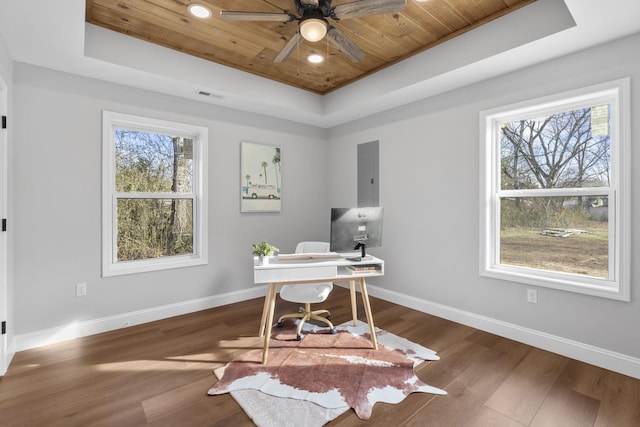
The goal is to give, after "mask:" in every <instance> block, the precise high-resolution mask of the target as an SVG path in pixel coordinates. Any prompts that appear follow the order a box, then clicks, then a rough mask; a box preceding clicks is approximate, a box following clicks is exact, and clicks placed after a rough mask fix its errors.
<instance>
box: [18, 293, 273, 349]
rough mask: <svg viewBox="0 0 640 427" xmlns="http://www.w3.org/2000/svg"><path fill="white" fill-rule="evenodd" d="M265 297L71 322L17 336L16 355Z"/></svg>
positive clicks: (234, 296) (227, 297) (239, 296)
mask: <svg viewBox="0 0 640 427" xmlns="http://www.w3.org/2000/svg"><path fill="white" fill-rule="evenodd" d="M265 294H266V285H265V286H255V287H252V288H250V289H246V290H241V291H235V292H228V293H225V294H220V295H213V296H210V297H205V298H199V299H194V300H189V301H183V302H179V303H176V304H168V305H163V306H159V307H153V308H149V309H146V310H138V311H132V312H129V313H122V314H118V315H115V316H109V317H102V318H99V319H93V320H88V321H84V322H73V323H71V324H69V325H65V326H58V327H55V328H49V329H44V330H40V331H35V332H30V333H26V334H19V335H16V337H15V351H22V350H28V349H31V348H36V347H41V346H43V345H49V344H54V343H58V342H62V341H67V340H70V339H75V338H81V337H85V336H89V335H94V334H99V333H102V332H108V331H113V330H115V329H120V328H125V327H128V326H133V325H139V324H142V323H147V322H153V321H156V320H162V319H167V318H169V317H174V316H180V315H183V314H188V313H194V312H196V311H201V310H207V309H210V308H214V307H220V306H222V305H227V304H233V303H236V302H241V301H246V300H249V299H253V298H259V297H264V295H265Z"/></svg>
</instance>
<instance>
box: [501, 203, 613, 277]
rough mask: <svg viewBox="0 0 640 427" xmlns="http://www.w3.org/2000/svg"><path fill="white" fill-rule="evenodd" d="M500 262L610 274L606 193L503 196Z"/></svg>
mask: <svg viewBox="0 0 640 427" xmlns="http://www.w3.org/2000/svg"><path fill="white" fill-rule="evenodd" d="M500 209H501V228H500V263H501V264H507V265H514V266H520V267H530V268H537V269H542V270H550V271H557V272H562V273H574V274H583V275H587V276H593V277H599V278H608V277H609V232H608V213H609V203H608V200H607V197H606V196H599V197H598V196H595V197H592V196H589V197H518V198H503V199H501V201H500Z"/></svg>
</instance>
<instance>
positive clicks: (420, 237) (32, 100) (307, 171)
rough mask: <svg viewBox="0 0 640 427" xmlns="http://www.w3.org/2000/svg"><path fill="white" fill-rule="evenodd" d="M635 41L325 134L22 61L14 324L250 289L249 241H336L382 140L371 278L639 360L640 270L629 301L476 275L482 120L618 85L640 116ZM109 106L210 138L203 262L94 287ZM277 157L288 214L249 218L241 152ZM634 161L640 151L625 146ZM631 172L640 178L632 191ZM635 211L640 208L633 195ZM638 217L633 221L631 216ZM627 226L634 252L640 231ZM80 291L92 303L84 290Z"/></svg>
mask: <svg viewBox="0 0 640 427" xmlns="http://www.w3.org/2000/svg"><path fill="white" fill-rule="evenodd" d="M639 44H640V36H635V37H631V38H627V39H624V40H621V41H618V42H614V43H611V44H608V45H605V46H602V47H598V48H594V49H590V50H588V51H585V52H581V53H578V54H575V55H571V56H568V57H564V58H559V59H557V60H554V61H552V62H550V63H546V64H542V65H538V66H535V67H531V68H528V69H525V70H522V71H520V72H517V73H513V74H509V75H506V76H503V77H500V78H496V79H493V80H490V81H486V82H483V83H480V84H476V85H473V86H470V87H467V88H464V89H461V90H457V91H453V92H449V93H446V94H443V95H441V96H438V97H435V98H432V99H428V100H424V101H421V102H417V103H414V104H412V105H408V106H405V107H402V108H398V109H396V110H393V111H390V112H387V113H385V114H381V115H378V116H374V117H369V118H366V119H363V120H360V121H358V122H355V123H351V124H348V125H344V126H341V127H338V128H335V129H331V130H330V131H329V132H324V131H322V130H319V129H317V128H312V127H306V126H300V125H295V124H292V123H288V122H282V121H278V120H273V119H267V118H264V117H261V116H256V115H250V114H245V113H241V112H236V111H231V110H226V109H221V108H217V107H213V106H207V105H204V104H200V103H195V102H190V101H185V100H181V99H176V98H172V97H167V96H162V95H158V94H154V93H150V92H145V91H140V90H135V89H131V88H126V87H122V86H117V85H112V84H108V83H104V82H100V81H95V80H90V79H85V78H80V77H77V76H73V75H69V74H63V73H58V72H55V71H51V70H44V69H40V68H36V67H32V66H29V65H25V64H19V63H18V64H15V70H14V88H13V89H14V97H13V100H14V102H13V104H14V105H13V107H14V109H13V125H14V140H13V144H14V148H13V150H14V153H13V171H12V175H13V177H12V179H13V186H14V193H15V195H14V200H13V209H14V212H13V218H14V220H13V223H14V229H13V230H14V235H15V244H14V246H13V250H14V266H15V322H16V332H17V333H18V334H28V333H30V332H36V331H40V330H44V329H47V328H51V327H57V326H64V325H66V324H70V323H73V322H87V321H90V320H92V319H99V318H103V317H105V316H114V315H118V314H120V313H127V312H130V311H134V310H143V309H146V308H153V307H157V306H162V305H165V304H172V303H177V302H181V301H188V300H192V299H197V298H202V297H206V296H210V295H217V294H223V293H226V292H233V291H236V290H245V289H250V288H251V287H252V286H253V284H252V272H251V265H250V244H251V243H253V242H255V241H258V240H260V239H262V238H266V239H269V240H270V241H272V242H273V243H274V244H276V245H277V246H280V247H281V249H283V250H284V251H291V250H293V248H294V245H295V243H296V242H297V241H299V240H303V239H323V238H326V236H327V235H328V226H329V224H328V219H327V215H328V209H329V207H331V206H352V205H354V204H355V203H356V200H357V199H356V170H355V168H354V167H353V165H355V164H356V145H357V144H358V143H362V142H368V141H373V140H378V141H380V181H381V184H380V185H381V186H380V199H381V200H380V202H381V205H382V206H384V207H385V236H384V247H383V248H379V249H372V251H371V252H372V253H374V254H377V255H379V256H381V257H383V258H385V259H386V260H387V266H386V271H387V275H386V276H385V277H384V278H380V279H378V280H372V281H371V282H372V284H373V285H375V287H378V288H380V289H387V290H389V291H393V292H397V293H399V294H403V295H405V296H407V297H408V298H413V299H415V300H420V301H429V302H433V303H437V304H442V305H443V306H446V307H449V308H451V309H452V310H463V311H466V312H469V313H475V314H477V315H478V316H486V317H487V318H491V319H495V320H496V321H503V322H509V323H511V324H514V325H519V326H521V327H523V328H530V329H532V330H535V331H541V332H544V333H549V334H553V335H555V336H558V337H561V338H564V339H568V340H575V341H577V342H579V343H584V344H589V345H593V346H596V347H600V348H603V349H607V350H610V351H613V352H619V353H622V354H625V355H629V356H632V357H636V358H638V357H640V340H639V339H638V335H637V325H638V324H640V303H638V299H637V297H636V295H637V293H638V292H640V287H639V285H638V279H639V277H638V274H639V271H638V269H637V267H636V266H635V265H633V266H632V276H631V280H632V290H631V292H632V301H631V302H630V303H625V302H618V301H612V300H606V299H601V298H595V297H590V296H584V295H578V294H572V293H567V292H561V291H555V290H551V289H539V303H538V304H537V305H532V304H528V303H527V302H526V287H525V286H524V285H520V284H515V283H510V282H506V281H500V280H493V279H488V278H481V277H479V275H478V246H479V245H478V206H479V202H478V191H479V189H478V178H479V177H478V154H479V149H478V147H479V138H478V121H479V119H478V114H479V112H480V111H481V110H484V109H488V108H492V107H496V106H499V105H504V104H508V103H512V102H516V101H520V100H523V99H528V98H532V97H538V96H542V95H546V94H550V93H555V92H558V91H564V90H568V89H572V88H575V87H579V86H585V85H590V84H594V83H598V82H601V81H606V80H613V79H617V78H620V77H623V76H631V77H632V109H633V111H635V109H636V108H637V107H638V100H639V99H640V92H639V90H640V89H639V87H638V85H636V84H635V82H636V81H638V79H640V59H639V57H638V54H637V48H636V47H637V46H638V45H639ZM102 109H109V110H113V111H120V112H125V113H131V114H139V115H146V116H150V117H158V118H163V119H168V120H176V121H185V122H188V123H194V124H197V125H203V126H207V127H209V129H210V135H211V140H210V149H209V167H210V170H209V180H210V183H209V197H210V198H209V203H210V205H209V213H210V218H209V230H210V240H209V242H210V243H209V244H210V247H209V253H210V263H209V265H207V266H203V267H194V268H186V269H177V270H172V271H165V272H155V273H145V274H138V275H130V276H121V277H114V278H108V279H102V278H100V251H101V245H100V180H101V174H100V167H101V160H100V156H101V151H100V150H101V140H100V139H101V123H100V113H101V111H102ZM639 134H640V124H639V123H638V122H637V121H635V122H633V123H632V137H634V136H636V135H639ZM240 141H254V142H262V143H268V144H279V145H281V146H282V149H283V165H284V166H285V169H284V176H283V191H284V197H285V199H284V201H283V211H282V213H281V214H251V215H248V214H240V212H239V202H238V185H239V180H240V178H239V176H238V174H239V172H238V168H239V143H240ZM632 145H633V148H632V155H633V159H632V164H638V163H639V161H640V150H636V149H635V148H636V145H637V143H636V142H635V140H634V141H632ZM638 179H639V177H638V172H637V170H632V182H633V183H634V184H635V183H637V182H638ZM631 191H632V217H634V215H633V214H634V213H636V212H638V211H639V208H640V206H639V204H640V197H638V196H639V194H638V193H639V191H640V190H639V188H638V186H637V185H633V186H632V189H631ZM634 218H635V217H634ZM636 224H637V221H636V222H634V223H633V224H632V229H631V230H626V231H625V232H628V233H631V237H632V254H631V259H634V254H635V250H636V249H637V247H638V243H639V242H640V234H639V233H640V232H639V230H638V228H637V226H636ZM80 281H83V282H87V284H88V295H87V296H86V297H82V298H78V297H76V296H75V283H76V282H80Z"/></svg>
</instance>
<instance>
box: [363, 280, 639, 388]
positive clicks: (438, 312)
mask: <svg viewBox="0 0 640 427" xmlns="http://www.w3.org/2000/svg"><path fill="white" fill-rule="evenodd" d="M367 290H368V292H369V295H371V296H374V297H376V298H380V299H383V300H385V301H389V302H393V303H394V304H398V305H402V306H404V307H408V308H412V309H414V310H418V311H421V312H423V313H427V314H431V315H434V316H438V317H441V318H443V319H447V320H451V321H452V322H456V323H461V324H463V325H467V326H470V327H472V328H476V329H480V330H482V331H485V332H489V333H492V334H495V335H498V336H501V337H504V338H509V339H512V340H514V341H518V342H522V343H524V344H528V345H531V346H533V347H537V348H541V349H543V350H547V351H550V352H552V353H557V354H560V355H562V356H565V357H569V358H572V359H576V360H579V361H581V362H585V363H589V364H591V365H595V366H598V367H601V368H604V369H608V370H611V371H614V372H618V373H621V374H623V375H628V376H630V377H633V378H636V379H640V359H638V358H635V357H631V356H627V355H625V354H621V353H616V352H614V351H610V350H606V349H603V348H599V347H595V346H592V345H588V344H584V343H581V342H578V341H573V340H569V339H566V338H562V337H558V336H556V335H551V334H547V333H545V332H540V331H536V330H535V329H529V328H525V327H522V326H519V325H516V324H513V323H508V322H503V321H500V320H496V319H493V318H490V317H485V316H481V315H478V314H475V313H471V312H468V311H464V310H459V309H457V308H453V307H449V306H446V305H442V304H438V303H434V302H431V301H427V300H423V299H419V298H415V297H411V296H408V295H404V294H401V293H398V292H395V291H390V290H388V289H384V288H379V287H376V286H371V285H369V286H367ZM374 318H375V317H374Z"/></svg>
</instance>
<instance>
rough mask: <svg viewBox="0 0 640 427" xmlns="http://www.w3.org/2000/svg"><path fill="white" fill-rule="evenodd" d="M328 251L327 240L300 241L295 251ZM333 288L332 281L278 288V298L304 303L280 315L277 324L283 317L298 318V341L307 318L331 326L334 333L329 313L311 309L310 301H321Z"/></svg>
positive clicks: (280, 323)
mask: <svg viewBox="0 0 640 427" xmlns="http://www.w3.org/2000/svg"><path fill="white" fill-rule="evenodd" d="M318 252H329V243H327V242H300V243H298V246H296V253H318ZM332 289H333V282H322V283H305V284H302V285H284V286H282V288H280V298H282V299H283V300H285V301H289V302H297V303H300V304H304V309H303V308H300V311H299V312H298V313H289V314H285V315H283V316H281V317H280V318H279V319H278V326H282V319H285V318H299V319H300V323H298V328H297V331H296V338H297V339H298V341H300V340H302V338H303V335H302V325H304V323H305V322H306V321H308V320H309V319H314V320H318V321H320V322H323V323H326V324H327V325H328V326H329V327H330V328H331V333H332V334H335V333H336V329H335V328H334V327H333V323H331V322H330V321H329V318H330V317H331V313H329V311H328V310H314V311H312V310H311V304H312V303H318V302H323V301H325V300H326V299H327V297H328V296H329V294H330V293H331V290H332Z"/></svg>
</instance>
